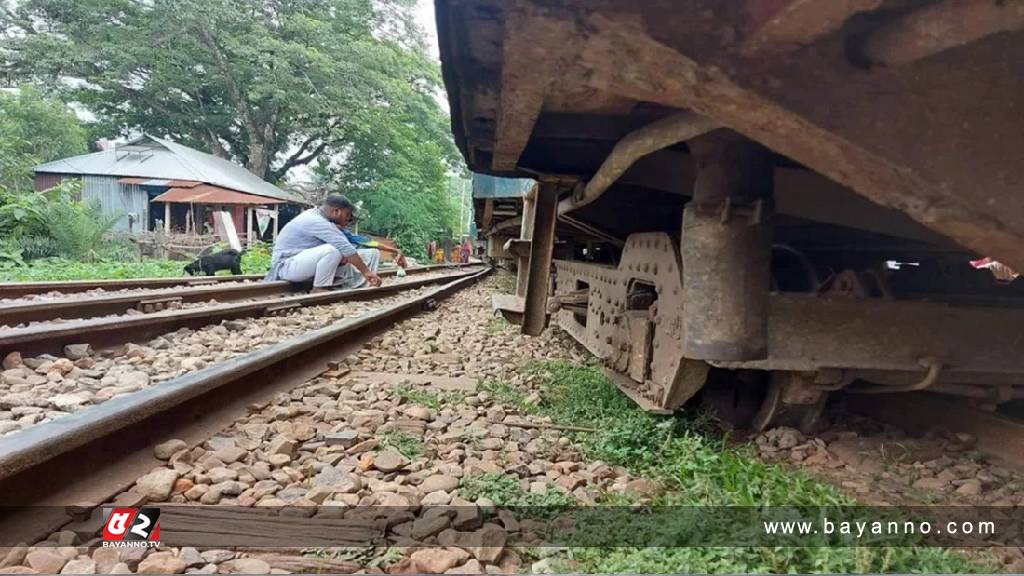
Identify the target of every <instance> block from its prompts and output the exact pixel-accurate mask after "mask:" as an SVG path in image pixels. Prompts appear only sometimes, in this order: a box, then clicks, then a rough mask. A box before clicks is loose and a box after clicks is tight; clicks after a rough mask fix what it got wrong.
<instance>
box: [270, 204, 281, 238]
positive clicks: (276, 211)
mask: <svg viewBox="0 0 1024 576" xmlns="http://www.w3.org/2000/svg"><path fill="white" fill-rule="evenodd" d="M280 220H281V205H280V204H274V235H273V236H272V238H273V239H274V240H277V231H278V229H279V228H280V226H281V223H280Z"/></svg>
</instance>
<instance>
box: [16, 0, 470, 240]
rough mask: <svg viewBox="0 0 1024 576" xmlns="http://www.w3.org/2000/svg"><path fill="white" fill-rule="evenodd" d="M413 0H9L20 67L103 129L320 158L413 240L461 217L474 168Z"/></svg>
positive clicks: (273, 172) (388, 226) (281, 170)
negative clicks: (460, 185) (453, 184)
mask: <svg viewBox="0 0 1024 576" xmlns="http://www.w3.org/2000/svg"><path fill="white" fill-rule="evenodd" d="M413 5H414V0H145V1H142V0H76V1H75V2H67V1H65V0H22V1H21V2H19V3H17V4H16V6H15V7H14V8H10V9H4V8H2V4H0V23H2V25H3V29H4V31H5V32H6V34H4V35H3V37H4V38H5V39H4V40H3V41H2V43H0V50H3V51H4V52H5V60H7V62H8V64H7V66H8V67H9V69H8V70H7V71H6V73H7V74H8V75H9V76H12V77H14V78H18V79H20V80H25V81H31V82H34V83H36V84H38V85H41V86H46V87H47V88H48V89H49V90H53V91H55V92H57V93H59V94H60V95H61V96H62V97H63V98H64V99H66V100H67V101H74V102H78V103H81V104H82V105H83V106H85V107H86V108H87V109H88V110H90V111H92V112H93V113H94V114H95V115H96V116H97V119H98V122H99V123H100V125H101V128H100V130H98V132H101V131H106V132H107V133H109V134H116V133H120V134H127V133H131V132H138V131H140V130H141V131H146V132H150V133H153V134H156V135H163V136H168V137H170V138H172V139H174V140H176V141H179V142H181V143H183V144H185V145H188V146H193V147H196V148H200V149H205V150H207V151H209V152H210V153H213V154H216V155H219V156H222V157H226V158H230V159H232V160H235V161H237V162H239V163H241V164H243V165H245V166H246V167H247V168H248V169H249V170H250V171H252V172H253V173H254V174H256V175H258V176H260V177H263V178H265V179H267V180H270V181H278V182H280V181H282V180H283V179H284V177H285V176H286V174H288V173H289V171H290V170H292V169H294V168H296V167H299V166H304V165H309V166H310V167H316V171H317V173H318V174H320V176H321V178H322V179H323V180H324V181H326V182H329V183H331V185H332V187H333V188H335V189H337V190H339V191H342V192H346V193H349V194H351V195H352V196H354V197H356V198H357V199H362V200H364V203H365V204H366V205H367V212H368V213H369V214H373V215H375V216H374V217H375V218H376V219H377V222H374V224H375V227H377V226H380V227H381V231H382V232H385V233H389V234H395V235H398V236H400V237H403V236H404V237H405V239H406V240H410V241H411V240H412V239H413V238H414V237H415V238H420V237H422V236H423V235H424V234H427V233H428V232H429V233H431V234H433V233H436V231H437V229H438V228H439V227H443V225H444V223H446V222H449V221H450V220H451V216H452V206H451V202H450V200H449V198H448V197H447V195H446V191H447V175H448V174H449V173H450V172H452V171H459V170H461V159H460V158H459V156H458V152H457V151H456V149H455V147H454V145H453V143H452V140H451V136H450V134H449V132H448V119H447V114H446V113H445V112H444V111H443V110H442V109H441V107H440V105H439V100H438V95H439V94H440V91H441V82H440V71H439V69H438V66H437V63H436V62H434V61H432V60H431V59H430V58H429V56H427V54H426V50H425V44H424V40H423V38H422V35H421V33H420V31H419V30H417V28H416V26H415V25H414V24H413V20H412V17H411V8H412V7H413ZM69 79H70V80H69ZM376 215H379V216H376Z"/></svg>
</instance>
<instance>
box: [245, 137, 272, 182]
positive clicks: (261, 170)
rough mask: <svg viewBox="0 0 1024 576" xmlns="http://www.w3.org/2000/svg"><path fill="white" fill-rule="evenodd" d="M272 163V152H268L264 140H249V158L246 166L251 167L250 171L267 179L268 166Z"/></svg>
mask: <svg viewBox="0 0 1024 576" xmlns="http://www.w3.org/2000/svg"><path fill="white" fill-rule="evenodd" d="M269 165H270V154H268V152H267V146H266V144H264V143H263V142H254V141H250V142H249V158H248V160H247V162H246V165H245V167H246V168H248V169H249V172H252V173H253V174H255V175H257V176H259V177H260V178H263V179H266V177H267V168H269Z"/></svg>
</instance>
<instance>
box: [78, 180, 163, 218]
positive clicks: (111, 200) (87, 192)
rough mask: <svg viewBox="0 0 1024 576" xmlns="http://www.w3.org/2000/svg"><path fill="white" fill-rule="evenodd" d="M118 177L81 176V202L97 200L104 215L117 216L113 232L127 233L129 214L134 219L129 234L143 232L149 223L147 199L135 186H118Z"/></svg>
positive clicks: (139, 188) (140, 189) (143, 192)
mask: <svg viewBox="0 0 1024 576" xmlns="http://www.w3.org/2000/svg"><path fill="white" fill-rule="evenodd" d="M117 180H118V176H82V200H83V201H86V202H90V201H93V200H97V201H99V203H100V206H101V207H102V209H103V214H105V215H110V216H113V215H115V214H116V215H119V216H120V218H118V220H117V224H116V225H115V226H114V230H117V231H119V232H128V231H129V218H128V215H129V214H134V215H135V218H134V220H133V221H132V223H131V227H130V231H131V232H145V231H146V223H148V222H149V197H148V196H147V195H146V193H145V191H143V190H142V188H141V187H140V186H138V185H137V184H118V182H117Z"/></svg>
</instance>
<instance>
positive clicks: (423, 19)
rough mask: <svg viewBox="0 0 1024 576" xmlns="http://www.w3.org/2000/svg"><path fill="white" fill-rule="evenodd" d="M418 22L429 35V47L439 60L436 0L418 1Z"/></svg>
mask: <svg viewBox="0 0 1024 576" xmlns="http://www.w3.org/2000/svg"><path fill="white" fill-rule="evenodd" d="M416 22H417V23H418V24H419V25H420V27H421V28H423V31H424V32H426V33H427V46H428V47H429V48H430V53H431V54H432V55H433V56H434V58H438V51H437V22H436V21H434V0H417V2H416Z"/></svg>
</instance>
